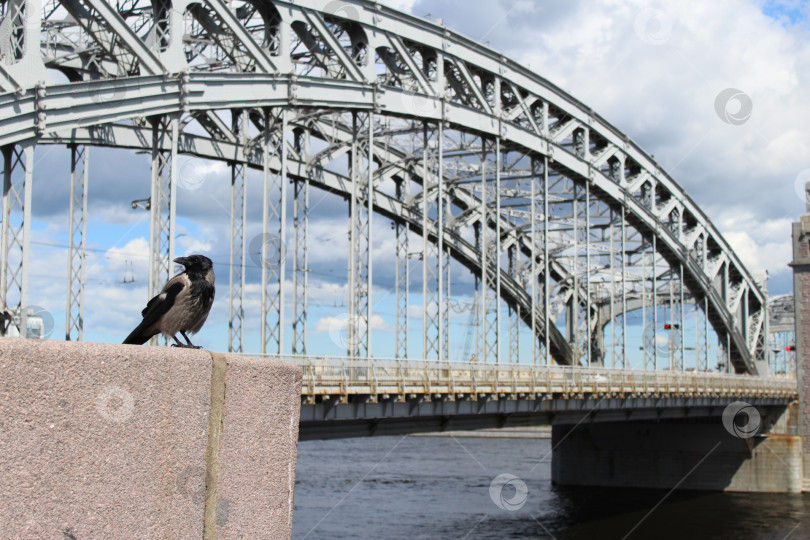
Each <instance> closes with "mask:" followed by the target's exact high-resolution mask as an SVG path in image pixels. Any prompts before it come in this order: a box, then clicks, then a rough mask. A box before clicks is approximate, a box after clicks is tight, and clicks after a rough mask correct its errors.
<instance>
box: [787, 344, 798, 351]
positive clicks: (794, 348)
mask: <svg viewBox="0 0 810 540" xmlns="http://www.w3.org/2000/svg"><path fill="white" fill-rule="evenodd" d="M785 350H786V351H788V352H793V351H795V350H796V347H795V346H794V345H788V346H787V347H785Z"/></svg>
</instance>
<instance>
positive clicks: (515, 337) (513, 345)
mask: <svg viewBox="0 0 810 540" xmlns="http://www.w3.org/2000/svg"><path fill="white" fill-rule="evenodd" d="M508 255H509V277H511V278H512V279H514V280H515V281H518V270H517V249H516V248H515V246H514V245H513V246H510V247H509V251H508ZM519 361H520V306H519V305H518V304H517V302H515V305H510V306H509V362H510V363H516V362H519Z"/></svg>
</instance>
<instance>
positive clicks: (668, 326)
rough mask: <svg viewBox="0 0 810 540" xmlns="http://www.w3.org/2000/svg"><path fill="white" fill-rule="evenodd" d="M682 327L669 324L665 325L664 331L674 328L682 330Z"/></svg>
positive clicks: (676, 324)
mask: <svg viewBox="0 0 810 540" xmlns="http://www.w3.org/2000/svg"><path fill="white" fill-rule="evenodd" d="M680 327H681V325H680V324H678V323H675V324H669V323H667V324H665V325H664V330H672V329H673V328H675V329H677V328H680Z"/></svg>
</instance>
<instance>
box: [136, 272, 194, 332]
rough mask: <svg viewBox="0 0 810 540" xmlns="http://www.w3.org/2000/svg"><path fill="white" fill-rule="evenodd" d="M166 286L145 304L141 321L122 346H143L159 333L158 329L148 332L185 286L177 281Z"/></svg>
mask: <svg viewBox="0 0 810 540" xmlns="http://www.w3.org/2000/svg"><path fill="white" fill-rule="evenodd" d="M172 281H174V280H172ZM166 285H167V287H164V289H163V290H162V291H160V294H158V295H157V296H155V297H154V298H152V299H151V300H149V302H148V303H147V304H146V307H145V308H144V309H143V311H142V312H141V315H143V321H141V324H139V325H138V326H137V328H135V330H133V331H132V332H131V333H130V334H129V335H128V336H127V338H126V339H125V340H124V344H130V345H143V344H144V343H146V342H147V341H149V338H151V337H152V336H154V335H155V334H157V333H159V332H160V329H159V328H156V329H153V331H149V330H150V328H152V326H153V325H154V324H155V323H156V322H158V321H159V320H160V318H161V317H163V315H165V314H166V312H167V311H169V310H170V309H171V307H172V306H173V305H174V301H175V299H176V298H177V295H178V294H180V291H182V290H183V288H184V287H185V284H184V283H183V281H181V280H177V281H175V282H174V283H171V282H170V283H167V284H166ZM155 330H156V331H155Z"/></svg>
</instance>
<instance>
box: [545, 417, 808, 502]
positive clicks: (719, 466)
mask: <svg viewBox="0 0 810 540" xmlns="http://www.w3.org/2000/svg"><path fill="white" fill-rule="evenodd" d="M726 410H727V411H728V409H726ZM791 412H792V413H793V414H791ZM760 414H761V422H762V424H761V426H762V428H763V430H761V431H760V430H759V429H755V430H754V431H753V432H754V433H756V432H759V434H757V435H754V436H751V437H749V436H747V434H746V433H745V429H746V427H745V426H744V425H743V426H742V427H740V426H738V428H740V431H739V433H738V434H736V435H735V434H734V433H733V432H734V428H733V427H732V428H731V431H729V429H727V426H725V425H724V422H723V420H724V419H725V418H724V419H721V418H718V417H714V418H704V419H698V420H681V421H677V420H674V421H673V420H670V421H660V422H657V421H638V422H602V423H595V422H594V423H590V422H589V423H582V424H578V425H554V426H553V427H552V432H551V433H552V435H551V440H552V448H553V452H552V465H551V479H552V482H554V483H555V484H560V485H579V486H586V485H587V486H610V487H636V488H663V489H670V488H674V489H697V490H722V491H747V492H790V493H798V492H800V491H801V490H802V440H801V437H799V436H796V435H795V422H794V421H793V419H795V416H796V407H795V406H791V407H788V408H787V409H785V408H781V409H779V408H774V409H763V410H761V412H760ZM725 416H727V415H726V414H725V413H724V417H725ZM726 420H727V419H726ZM791 423H792V424H793V425H789V424H791ZM755 427H756V426H755ZM791 431H792V432H793V433H794V434H793V435H789V434H787V433H789V432H791Z"/></svg>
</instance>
